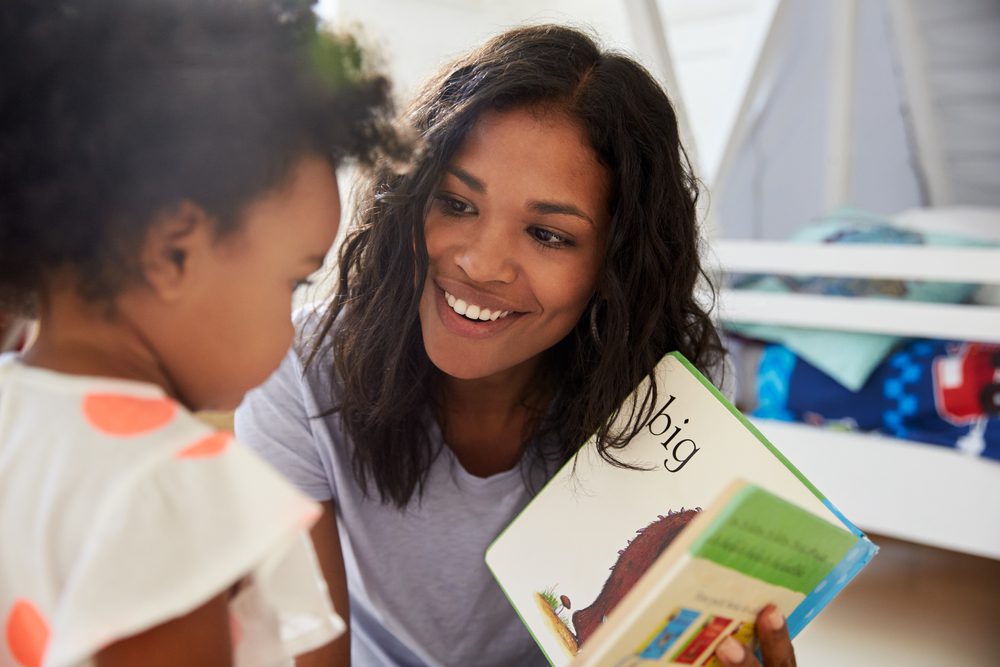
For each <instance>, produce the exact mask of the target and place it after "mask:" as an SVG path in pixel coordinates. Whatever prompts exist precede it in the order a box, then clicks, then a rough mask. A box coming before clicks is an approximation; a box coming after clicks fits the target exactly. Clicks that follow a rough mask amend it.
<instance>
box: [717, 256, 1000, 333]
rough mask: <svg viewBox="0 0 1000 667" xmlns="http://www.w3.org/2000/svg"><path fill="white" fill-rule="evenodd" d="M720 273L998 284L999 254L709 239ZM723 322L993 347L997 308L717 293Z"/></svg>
mask: <svg viewBox="0 0 1000 667" xmlns="http://www.w3.org/2000/svg"><path fill="white" fill-rule="evenodd" d="M712 250H713V253H712V255H711V256H710V257H708V258H707V259H708V263H709V264H710V265H714V268H715V270H716V271H719V272H738V273H774V274H782V275H802V274H808V275H820V276H840V277H864V278H873V279H893V278H897V279H908V280H935V281H944V282H969V283H977V284H979V283H981V284H991V285H1000V248H982V247H947V248H941V247H927V246H899V245H867V244H866V245H863V246H862V245H857V244H843V245H809V244H792V243H782V242H769V241H716V242H715V243H714V244H713V248H712ZM719 316H720V318H721V319H722V320H723V321H724V322H725V321H729V322H766V323H768V324H781V325H787V326H798V327H808V328H818V329H834V330H841V331H869V332H873V333H884V334H895V335H901V336H920V337H927V338H945V339H960V340H975V341H981V342H1000V306H988V305H979V304H939V303H926V302H917V301H903V300H893V299H882V298H857V297H841V296H820V295H811V294H790V293H774V292H754V291H750V290H736V289H723V290H722V293H721V295H720V306H719Z"/></svg>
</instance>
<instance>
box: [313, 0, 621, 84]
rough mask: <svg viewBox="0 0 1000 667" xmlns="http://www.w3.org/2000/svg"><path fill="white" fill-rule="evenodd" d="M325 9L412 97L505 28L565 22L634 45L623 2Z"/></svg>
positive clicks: (406, 0)
mask: <svg viewBox="0 0 1000 667" xmlns="http://www.w3.org/2000/svg"><path fill="white" fill-rule="evenodd" d="M319 9H320V12H321V14H322V15H323V16H324V17H325V18H327V19H329V20H331V21H332V22H333V23H334V24H336V25H347V26H350V25H358V26H361V28H362V30H363V34H365V35H366V36H367V37H368V38H369V39H370V40H371V42H372V43H373V44H374V45H375V46H376V47H377V49H378V51H379V52H380V53H381V55H382V56H383V58H384V59H385V63H386V66H387V71H389V72H390V73H391V74H392V77H393V81H394V84H395V87H396V91H397V94H398V95H399V96H400V98H401V99H404V100H405V99H406V98H408V97H409V96H410V95H411V94H412V93H413V92H414V90H415V89H416V88H417V87H418V86H419V85H420V84H421V83H422V82H423V81H424V80H425V79H426V78H427V77H428V76H429V75H430V74H432V73H433V72H434V71H435V70H436V69H437V68H438V67H439V66H441V65H443V64H445V63H446V62H448V61H449V60H451V59H452V58H454V57H457V56H459V55H461V54H462V53H464V52H465V51H467V50H469V49H471V48H473V47H475V46H477V45H479V44H481V43H482V42H483V41H485V40H486V39H487V38H488V37H491V36H493V35H495V34H497V33H499V32H501V31H503V30H505V29H507V28H511V27H514V26H516V25H519V24H522V23H544V22H555V23H566V24H570V25H573V26H576V27H580V28H584V29H591V30H593V31H594V32H596V34H597V35H598V36H599V37H600V39H601V42H602V43H603V44H604V46H606V47H609V48H618V49H622V50H626V51H630V52H631V50H632V43H633V42H632V38H631V34H630V32H629V29H628V23H627V20H626V19H627V16H626V13H625V5H624V3H622V2H602V1H601V0H576V1H574V0H535V1H528V0H510V1H508V2H490V1H488V0H377V1H371V0H326V1H325V2H323V3H321V4H320V6H319Z"/></svg>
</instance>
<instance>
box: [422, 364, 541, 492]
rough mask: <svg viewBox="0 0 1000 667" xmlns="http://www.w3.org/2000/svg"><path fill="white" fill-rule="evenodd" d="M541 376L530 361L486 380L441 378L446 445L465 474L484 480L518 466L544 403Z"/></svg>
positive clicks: (440, 413)
mask: <svg viewBox="0 0 1000 667" xmlns="http://www.w3.org/2000/svg"><path fill="white" fill-rule="evenodd" d="M539 377H540V364H539V362H538V360H532V361H531V362H527V363H525V364H521V365H520V366H516V367H514V368H511V369H508V370H507V371H504V372H503V373H498V374H496V375H493V376H490V377H488V378H477V379H474V380H463V379H460V378H454V377H449V376H441V377H440V378H439V383H438V391H437V394H438V406H439V410H438V420H439V423H440V424H441V428H442V432H443V435H444V440H445V442H446V443H447V445H448V447H449V448H450V449H451V450H452V451H453V452H454V453H455V456H456V457H457V458H458V460H459V462H460V463H461V464H462V466H463V467H464V468H465V469H466V470H467V471H468V472H469V473H471V474H473V475H476V476H479V477H488V476H490V475H494V474H497V473H500V472H503V471H505V470H510V469H511V468H513V467H514V466H515V465H516V464H517V463H518V462H519V461H520V459H521V454H522V453H523V450H524V440H525V435H526V434H527V433H528V431H529V429H530V428H532V427H533V426H534V424H533V421H534V420H536V419H537V418H538V416H539V415H540V414H542V413H543V412H544V410H545V406H546V404H547V402H548V393H547V392H546V391H545V390H544V388H543V387H541V386H540V383H539Z"/></svg>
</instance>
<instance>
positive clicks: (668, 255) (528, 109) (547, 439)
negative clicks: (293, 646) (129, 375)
mask: <svg viewBox="0 0 1000 667" xmlns="http://www.w3.org/2000/svg"><path fill="white" fill-rule="evenodd" d="M408 121H409V122H410V124H412V125H413V126H414V127H415V128H416V130H417V132H418V133H419V134H420V136H421V137H422V139H423V142H424V150H423V152H422V153H421V155H420V156H419V157H418V158H417V160H416V163H415V165H414V166H413V167H412V169H411V170H410V171H409V172H408V173H406V174H403V175H400V174H396V173H393V172H392V171H391V169H389V168H388V167H384V168H382V169H381V170H379V172H378V173H376V174H374V175H373V177H372V179H371V182H370V187H369V189H368V194H367V196H366V197H364V198H363V199H362V201H364V202H365V204H364V205H363V206H362V209H361V210H360V211H359V212H358V217H357V221H356V225H355V227H354V229H353V231H352V232H351V234H350V235H349V237H348V239H347V241H346V242H345V245H344V247H343V249H342V251H341V255H340V269H339V270H340V275H339V285H338V288H337V291H336V294H335V295H333V297H332V299H331V301H330V302H329V304H328V305H327V306H326V308H325V311H323V312H315V313H307V314H305V315H303V316H302V317H300V319H299V323H298V326H299V331H300V332H301V333H302V336H301V343H300V345H299V346H298V347H297V349H296V351H295V352H293V353H292V354H291V355H290V356H289V358H288V359H286V363H285V364H284V365H283V367H282V369H281V370H280V371H279V372H278V373H276V374H275V375H274V376H273V377H272V378H271V379H270V380H269V381H268V383H267V384H266V385H265V386H264V387H263V388H261V389H260V390H259V391H257V392H254V393H252V394H251V395H250V396H248V398H247V401H246V402H245V403H244V405H243V406H242V407H241V409H240V410H239V411H238V413H237V429H238V433H239V434H240V436H241V437H242V438H244V439H245V440H246V441H247V442H249V443H252V444H254V445H255V446H256V448H257V449H258V451H259V452H261V453H262V455H264V456H265V457H266V458H267V459H268V460H270V461H271V462H272V463H274V464H275V465H276V466H278V467H279V468H280V469H281V470H283V471H284V472H285V473H286V474H287V475H288V476H289V477H290V478H291V479H292V480H293V481H295V482H296V483H297V484H298V485H299V486H300V488H302V489H303V490H305V491H306V492H307V493H308V494H310V495H312V496H313V498H315V499H317V500H320V501H322V502H324V503H326V504H327V506H328V507H327V509H328V510H330V511H328V512H326V514H325V515H324V516H325V519H324V520H323V525H319V526H317V527H316V528H315V530H314V531H313V535H314V540H315V542H316V546H317V549H318V552H319V554H320V560H321V562H322V565H323V568H324V572H325V574H326V576H327V579H328V582H329V584H330V588H331V592H332V594H333V598H334V603H335V605H336V606H337V608H338V609H339V610H340V612H341V614H344V615H347V614H345V612H346V611H348V609H349V616H350V623H351V633H350V639H349V642H350V644H351V646H350V647H348V646H347V644H348V642H346V641H339V642H338V643H337V644H335V645H334V647H333V649H331V650H332V651H339V653H338V654H336V655H334V654H333V653H329V654H326V655H324V656H323V660H327V661H330V660H333V659H334V658H336V659H338V660H340V661H341V662H342V663H345V664H346V661H347V660H348V657H349V655H353V659H354V664H356V665H368V664H378V665H383V664H390V665H404V664H432V665H527V664H545V660H544V658H543V657H542V655H541V654H540V653H539V652H538V650H537V648H536V647H535V645H534V642H533V641H532V640H531V638H530V637H529V635H528V634H527V632H526V631H525V630H524V628H523V626H522V625H521V623H520V621H519V620H518V618H517V617H516V615H515V614H514V612H513V611H512V609H511V607H510V606H509V604H508V603H507V601H506V600H505V599H504V597H503V594H502V593H501V591H500V589H499V588H498V587H497V586H496V584H495V583H494V581H493V579H492V577H491V576H490V575H489V573H488V571H487V569H486V567H485V565H484V563H483V553H484V551H485V549H486V546H487V545H488V544H489V543H490V542H491V541H492V540H493V538H495V537H496V535H497V534H498V533H499V532H500V531H501V530H502V529H503V528H504V526H506V525H507V523H509V522H510V520H511V519H512V518H513V517H514V516H515V515H516V514H517V513H518V512H519V511H520V510H521V509H522V508H523V507H524V505H525V504H526V503H527V501H528V500H529V499H530V497H531V494H532V492H533V491H534V490H537V489H538V488H539V487H540V486H541V485H542V484H543V483H544V482H545V480H546V479H548V477H549V476H550V475H551V474H552V473H553V472H554V471H555V470H556V469H558V467H559V466H560V465H561V464H562V463H564V462H565V461H566V460H567V459H568V458H569V456H570V455H571V454H572V453H573V452H574V451H575V449H576V448H577V447H578V446H579V445H580V444H581V443H582V442H584V440H586V438H587V437H588V436H590V435H591V434H592V433H594V432H595V431H596V432H598V433H599V434H600V443H601V447H602V450H603V451H604V452H605V454H606V456H607V457H608V458H609V459H612V460H613V459H614V456H613V453H614V447H615V446H619V445H620V444H621V443H623V442H624V441H625V440H626V439H627V438H628V437H629V435H631V431H630V430H629V429H626V430H625V431H624V432H613V431H609V430H608V428H607V427H606V426H605V424H606V423H607V422H608V418H609V417H610V416H611V415H613V413H614V411H615V409H616V407H617V406H618V405H619V403H620V402H621V401H622V400H623V398H624V397H625V396H626V395H627V394H628V393H629V392H630V391H632V389H633V388H634V387H635V386H636V385H637V384H638V383H639V381H640V380H641V379H642V378H643V377H645V376H646V375H647V374H648V373H649V372H650V371H651V370H652V369H653V367H654V366H655V364H656V362H657V361H658V360H659V359H660V357H661V356H662V355H663V354H664V353H665V352H667V351H670V350H675V349H676V350H680V351H681V352H682V353H683V354H684V355H685V356H686V357H687V358H688V359H690V360H691V361H692V362H693V363H694V364H695V365H697V366H698V367H700V368H702V369H703V370H705V371H714V370H717V369H718V368H719V366H720V360H721V356H722V349H721V346H720V344H719V338H718V335H717V333H716V331H715V328H714V327H713V325H712V323H711V321H710V319H709V317H708V315H707V314H706V313H705V312H704V311H703V310H702V308H701V306H700V305H699V304H698V303H697V302H696V300H695V298H694V288H695V284H696V282H697V281H698V280H699V277H700V275H701V269H700V265H699V260H698V229H697V224H696V219H695V199H696V187H695V181H694V178H693V176H692V175H691V172H690V168H689V165H688V163H687V160H686V158H685V155H684V152H683V150H682V148H681V147H680V144H679V141H678V133H677V122H676V118H675V116H674V113H673V110H672V108H671V106H670V103H669V101H668V100H667V97H666V96H665V94H664V93H663V91H662V90H661V89H660V87H659V86H658V85H657V84H656V82H655V81H654V80H653V79H652V78H651V77H650V75H649V74H648V73H647V72H646V71H645V70H644V69H642V67H640V66H639V65H637V64H636V63H635V62H634V61H632V60H631V59H629V58H627V57H624V56H621V55H617V54H613V53H605V52H602V51H600V49H599V48H598V47H597V46H596V45H595V44H594V42H593V41H592V40H591V39H590V38H589V37H587V36H586V35H583V34H581V33H579V32H576V31H574V30H570V29H567V28H560V27H554V26H537V27H530V28H522V29H517V30H513V31H511V32H508V33H505V34H503V35H500V36H498V37H496V38H494V39H492V40H490V41H489V42H488V43H486V44H485V45H483V46H482V47H481V48H480V49H478V50H476V51H474V52H473V53H471V54H469V55H468V56H466V57H464V58H462V59H460V60H459V61H457V62H456V63H453V64H452V65H451V66H449V67H446V68H445V69H444V70H443V71H442V72H441V73H440V74H439V75H438V76H437V77H436V78H434V79H433V80H432V81H431V82H430V83H429V84H428V85H427V86H426V88H425V89H424V91H423V93H422V94H420V95H419V96H418V97H417V99H416V100H415V102H414V103H413V105H412V106H411V108H410V111H409V114H408ZM779 647H780V649H782V650H784V651H785V652H786V653H788V654H789V655H790V653H791V646H790V644H789V643H788V641H787V636H786V637H785V638H784V639H783V640H781V642H780V643H779ZM749 659H752V658H749ZM300 664H306V663H305V662H302V663H300ZM316 664H320V662H317V663H316ZM325 664H329V662H326V663H325ZM747 664H753V663H747Z"/></svg>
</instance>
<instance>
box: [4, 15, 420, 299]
mask: <svg viewBox="0 0 1000 667" xmlns="http://www.w3.org/2000/svg"><path fill="white" fill-rule="evenodd" d="M0 62H3V63H4V74H3V77H2V81H0V87H2V88H0V189H2V199H0V202H2V203H0V301H7V302H8V304H9V303H10V302H15V303H23V302H26V301H27V300H29V298H30V297H32V296H34V295H38V294H41V293H43V292H44V290H45V289H46V281H47V280H49V279H50V276H51V275H52V274H53V272H54V271H62V270H69V271H71V272H72V275H73V276H74V278H75V279H76V282H77V285H78V287H79V290H80V293H81V294H82V295H83V296H85V297H87V298H89V299H98V298H107V297H111V296H113V295H114V294H115V293H117V292H118V291H119V290H120V289H121V287H122V286H123V285H124V284H126V283H127V282H128V281H130V280H132V279H134V278H136V277H137V276H138V275H139V274H138V271H137V266H136V259H135V256H136V255H137V249H138V247H139V245H140V244H141V243H142V241H143V239H144V236H145V233H146V230H147V229H148V225H149V224H150V222H151V221H152V220H153V219H154V217H155V216H156V214H158V213H162V212H165V211H169V210H170V209H172V208H173V207H175V206H176V205H177V204H179V203H181V202H182V201H185V200H186V201H191V202H193V203H195V204H197V205H199V206H200V207H202V208H203V209H204V210H205V211H206V212H207V213H209V214H210V215H211V216H213V217H214V218H215V219H216V220H217V229H216V231H217V233H218V234H220V235H223V234H226V233H228V232H231V231H232V230H234V229H236V228H237V227H238V225H239V219H240V212H241V210H242V209H244V208H245V207H246V205H247V204H249V203H250V202H251V201H252V200H253V199H255V198H257V197H259V196H261V195H262V194H264V193H265V192H267V191H268V190H270V189H273V188H275V187H279V186H280V185H281V184H282V182H283V180H284V179H285V178H286V177H287V176H288V175H289V174H290V172H291V169H292V167H293V166H294V165H295V164H296V163H297V162H298V161H299V160H300V159H301V158H302V157H303V156H304V155H305V154H316V155H319V156H322V157H325V158H327V159H329V160H330V162H331V163H332V164H334V165H336V164H337V163H338V162H339V161H340V160H342V159H344V158H348V157H354V158H358V159H360V160H361V161H363V162H371V160H372V157H373V155H374V154H375V152H376V150H378V151H379V152H385V151H389V153H391V154H395V153H398V152H399V150H401V142H399V141H398V140H397V137H396V135H395V134H394V132H393V130H392V128H391V124H390V121H391V116H392V111H391V108H390V105H389V103H388V84H387V81H386V80H385V79H384V78H383V77H381V76H378V75H375V74H372V73H371V72H370V71H369V70H368V68H367V66H366V64H365V63H364V62H363V58H362V53H361V50H360V49H359V48H358V46H357V44H356V42H355V41H354V40H353V39H352V38H350V37H346V36H340V37H335V36H332V35H327V34H326V33H323V32H320V31H318V30H317V19H316V17H315V15H314V14H313V11H312V8H311V2H308V1H307V0H213V1H212V2H202V1H200V0H142V1H141V2H136V1H134V0H4V2H3V3H2V4H0Z"/></svg>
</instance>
